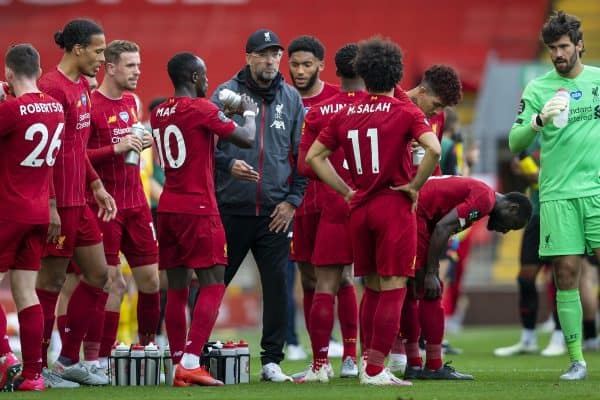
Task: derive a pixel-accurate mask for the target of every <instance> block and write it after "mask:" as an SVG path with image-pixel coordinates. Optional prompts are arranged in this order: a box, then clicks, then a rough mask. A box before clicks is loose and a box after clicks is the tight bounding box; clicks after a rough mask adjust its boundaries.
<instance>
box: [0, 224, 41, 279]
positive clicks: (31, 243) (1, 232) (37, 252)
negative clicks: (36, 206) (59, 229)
mask: <svg viewBox="0 0 600 400" xmlns="http://www.w3.org/2000/svg"><path fill="white" fill-rule="evenodd" d="M0 224H1V225H2V229H0V272H6V271H8V270H9V269H20V270H26V271H39V269H40V265H41V259H42V255H43V253H44V248H45V247H46V238H47V236H48V224H25V223H19V222H13V221H7V220H0Z"/></svg>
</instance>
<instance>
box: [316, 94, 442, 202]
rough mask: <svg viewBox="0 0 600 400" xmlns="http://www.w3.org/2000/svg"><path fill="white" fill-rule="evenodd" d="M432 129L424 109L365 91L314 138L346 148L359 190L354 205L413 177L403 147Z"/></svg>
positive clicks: (335, 146)
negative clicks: (364, 93) (422, 110)
mask: <svg viewBox="0 0 600 400" xmlns="http://www.w3.org/2000/svg"><path fill="white" fill-rule="evenodd" d="M426 132H431V127H430V126H429V125H428V122H427V120H426V118H425V116H424V115H423V113H422V112H421V111H420V110H418V109H416V108H412V107H407V106H406V104H404V103H403V102H402V101H400V100H397V99H395V98H393V97H388V96H374V95H368V96H365V97H364V98H363V99H361V100H359V101H357V102H355V103H353V104H349V105H348V106H346V108H344V109H343V110H342V111H341V112H339V113H337V114H335V115H334V116H333V117H332V118H331V121H330V123H329V125H328V126H327V128H326V129H325V130H324V131H321V133H320V134H319V137H318V140H319V141H320V142H321V143H322V144H323V145H325V146H326V147H327V148H328V149H330V150H332V151H335V150H336V149H337V148H338V147H342V148H343V149H344V154H345V158H346V160H347V162H348V167H349V169H350V175H351V177H352V182H353V183H354V186H355V187H356V189H357V193H356V195H355V196H354V198H353V199H352V203H351V204H350V206H351V208H353V207H356V206H358V205H360V204H362V203H364V202H366V201H368V200H369V198H371V197H372V196H374V195H376V194H377V193H379V192H380V191H382V190H386V189H387V188H388V187H389V186H390V185H394V186H395V185H404V184H407V183H409V182H410V181H411V179H412V173H411V170H410V168H407V166H408V158H409V153H408V152H407V151H406V148H407V146H408V144H409V143H410V141H411V140H412V139H418V138H419V137H420V136H421V135H422V134H424V133H426Z"/></svg>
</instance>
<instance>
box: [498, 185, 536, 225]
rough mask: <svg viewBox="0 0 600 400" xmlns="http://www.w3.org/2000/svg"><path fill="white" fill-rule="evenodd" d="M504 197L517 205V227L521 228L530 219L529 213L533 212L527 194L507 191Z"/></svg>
mask: <svg viewBox="0 0 600 400" xmlns="http://www.w3.org/2000/svg"><path fill="white" fill-rule="evenodd" d="M504 197H505V198H506V200H508V201H510V202H511V203H515V204H517V205H518V206H519V213H518V216H519V221H520V223H519V227H518V228H517V229H521V228H523V227H524V226H525V225H527V223H528V222H529V220H530V219H531V214H532V212H533V209H532V205H531V201H530V200H529V198H528V197H527V196H525V195H524V194H523V193H519V192H509V193H506V194H505V195H504Z"/></svg>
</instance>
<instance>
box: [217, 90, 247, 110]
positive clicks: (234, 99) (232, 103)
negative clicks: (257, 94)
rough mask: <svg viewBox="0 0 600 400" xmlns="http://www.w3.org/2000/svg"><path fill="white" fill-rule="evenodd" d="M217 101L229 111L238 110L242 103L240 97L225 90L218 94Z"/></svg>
mask: <svg viewBox="0 0 600 400" xmlns="http://www.w3.org/2000/svg"><path fill="white" fill-rule="evenodd" d="M219 101H220V102H221V103H223V107H226V108H229V109H230V110H238V109H239V108H240V104H241V103H242V96H240V95H239V94H237V93H236V92H234V91H233V90H229V89H227V88H225V89H221V91H220V92H219Z"/></svg>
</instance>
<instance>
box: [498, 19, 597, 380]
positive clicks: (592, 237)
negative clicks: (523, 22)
mask: <svg viewBox="0 0 600 400" xmlns="http://www.w3.org/2000/svg"><path fill="white" fill-rule="evenodd" d="M580 27H581V22H580V21H579V19H578V18H577V17H575V16H573V15H569V14H565V13H563V12H562V11H560V12H558V13H554V14H553V15H552V16H550V18H549V19H548V21H547V22H546V23H545V24H544V26H543V28H542V39H543V41H544V44H545V45H546V47H547V48H548V50H549V51H550V56H551V59H552V63H553V64H554V69H553V70H552V71H550V72H548V73H546V74H545V75H543V76H541V77H538V78H536V79H534V80H533V81H531V82H530V83H529V84H528V85H527V87H526V88H525V91H524V92H523V97H522V98H521V104H520V107H519V114H518V115H517V119H516V121H515V124H514V125H513V127H512V129H511V131H510V136H509V146H510V149H511V151H513V152H515V153H519V152H521V151H523V150H524V149H525V148H527V147H528V146H529V145H530V144H531V143H532V142H533V141H534V139H535V137H536V135H538V134H539V135H540V139H541V170H540V178H539V188H540V207H541V209H540V247H539V254H540V256H541V257H549V258H552V264H553V267H554V275H555V277H556V286H557V293H556V307H557V311H558V317H559V319H560V323H561V325H562V329H563V333H564V335H565V341H566V343H567V348H568V350H569V356H570V358H571V366H570V367H569V369H568V370H567V371H566V372H565V373H564V374H563V375H561V376H560V379H562V380H579V379H584V378H585V377H586V374H587V370H586V363H585V360H584V359H583V354H582V349H581V341H582V310H581V302H580V299H579V289H578V288H579V276H580V272H581V255H582V254H584V253H585V252H590V251H591V250H593V251H594V252H595V253H596V256H599V257H600V161H599V160H600V95H599V93H598V91H599V87H600V69H599V68H595V67H591V66H588V65H584V64H582V63H581V55H582V53H583V51H584V45H583V33H582V31H581V30H580ZM567 94H568V95H567ZM567 116H568V121H567V120H566V118H567ZM565 123H566V125H565Z"/></svg>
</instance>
